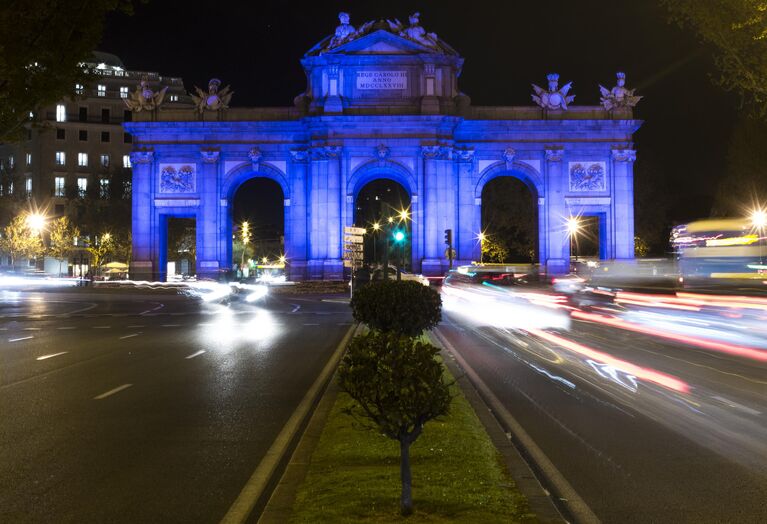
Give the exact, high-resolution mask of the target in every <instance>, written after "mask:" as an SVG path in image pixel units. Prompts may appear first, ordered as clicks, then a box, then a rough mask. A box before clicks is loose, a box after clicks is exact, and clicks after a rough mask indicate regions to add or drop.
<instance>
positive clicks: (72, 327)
mask: <svg viewBox="0 0 767 524" xmlns="http://www.w3.org/2000/svg"><path fill="white" fill-rule="evenodd" d="M56 329H77V328H76V327H75V326H61V327H57V328H56Z"/></svg>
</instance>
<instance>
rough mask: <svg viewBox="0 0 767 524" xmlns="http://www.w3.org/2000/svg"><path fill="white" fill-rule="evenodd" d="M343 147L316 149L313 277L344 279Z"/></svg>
mask: <svg viewBox="0 0 767 524" xmlns="http://www.w3.org/2000/svg"><path fill="white" fill-rule="evenodd" d="M340 154H341V148H340V147H335V146H333V147H316V148H314V149H312V151H311V164H310V168H309V179H310V182H309V261H308V268H309V278H311V279H323V278H324V279H340V278H342V275H343V262H342V260H341V202H342V200H341V189H342V188H341V168H340V165H339V157H340Z"/></svg>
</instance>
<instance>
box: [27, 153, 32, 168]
mask: <svg viewBox="0 0 767 524" xmlns="http://www.w3.org/2000/svg"><path fill="white" fill-rule="evenodd" d="M26 156H27V158H26V160H27V165H28V166H31V165H32V153H27V155H26Z"/></svg>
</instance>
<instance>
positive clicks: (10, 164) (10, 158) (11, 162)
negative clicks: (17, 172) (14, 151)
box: [8, 155, 16, 169]
mask: <svg viewBox="0 0 767 524" xmlns="http://www.w3.org/2000/svg"><path fill="white" fill-rule="evenodd" d="M15 164H16V159H15V158H14V157H13V155H10V156H8V169H13V166H14V165H15Z"/></svg>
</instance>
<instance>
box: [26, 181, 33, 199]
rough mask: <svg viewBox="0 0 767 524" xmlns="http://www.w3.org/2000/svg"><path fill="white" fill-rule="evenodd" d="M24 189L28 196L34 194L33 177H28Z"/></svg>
mask: <svg viewBox="0 0 767 524" xmlns="http://www.w3.org/2000/svg"><path fill="white" fill-rule="evenodd" d="M24 189H25V190H26V192H27V196H28V197H29V196H32V179H31V178H29V177H27V180H26V182H25V183H24Z"/></svg>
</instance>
